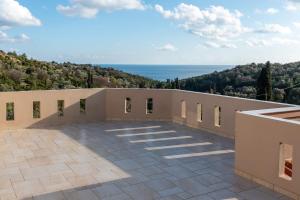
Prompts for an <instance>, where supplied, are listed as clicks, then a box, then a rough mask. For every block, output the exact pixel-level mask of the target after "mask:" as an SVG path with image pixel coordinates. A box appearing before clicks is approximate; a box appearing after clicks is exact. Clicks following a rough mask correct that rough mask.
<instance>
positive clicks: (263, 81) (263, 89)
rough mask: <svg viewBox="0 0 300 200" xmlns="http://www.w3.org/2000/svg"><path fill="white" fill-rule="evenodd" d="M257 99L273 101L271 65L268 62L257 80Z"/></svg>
mask: <svg viewBox="0 0 300 200" xmlns="http://www.w3.org/2000/svg"><path fill="white" fill-rule="evenodd" d="M256 90H257V93H256V99H259V100H265V101H270V100H271V99H272V75H271V63H270V62H269V61H268V62H267V63H266V65H265V67H264V68H262V70H261V73H260V75H259V77H258V79H257V89H256Z"/></svg>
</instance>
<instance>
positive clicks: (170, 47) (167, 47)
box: [157, 43, 178, 51]
mask: <svg viewBox="0 0 300 200" xmlns="http://www.w3.org/2000/svg"><path fill="white" fill-rule="evenodd" d="M157 50H160V51H177V50H178V49H177V48H176V47H175V46H174V45H172V44H170V43H168V44H165V45H163V46H161V47H158V48H157Z"/></svg>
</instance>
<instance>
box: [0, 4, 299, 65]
mask: <svg viewBox="0 0 300 200" xmlns="http://www.w3.org/2000/svg"><path fill="white" fill-rule="evenodd" d="M299 47H300V0H263V1H262V0H243V1H241V0H51V1H45V0H18V1H17V0H0V49H2V50H4V51H16V52H17V53H26V54H27V55H28V56H29V57H32V58H35V59H39V60H46V61H57V62H75V63H91V64H195V65H199V64H203V65H208V64H211V65H235V64H247V63H252V62H256V63H258V62H266V61H268V60H270V61H271V62H280V63H287V62H294V61H300V48H299Z"/></svg>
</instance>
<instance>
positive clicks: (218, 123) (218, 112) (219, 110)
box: [214, 106, 221, 127]
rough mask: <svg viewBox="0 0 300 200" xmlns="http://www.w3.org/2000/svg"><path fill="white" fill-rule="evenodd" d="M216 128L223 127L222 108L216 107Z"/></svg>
mask: <svg viewBox="0 0 300 200" xmlns="http://www.w3.org/2000/svg"><path fill="white" fill-rule="evenodd" d="M214 111H215V126H218V127H220V126H221V107H220V106H215V110H214Z"/></svg>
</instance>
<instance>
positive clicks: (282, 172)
mask: <svg viewBox="0 0 300 200" xmlns="http://www.w3.org/2000/svg"><path fill="white" fill-rule="evenodd" d="M279 149H280V152H279V177H280V178H283V179H285V180H288V181H291V180H292V178H293V146H292V145H289V144H282V143H280V147H279Z"/></svg>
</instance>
